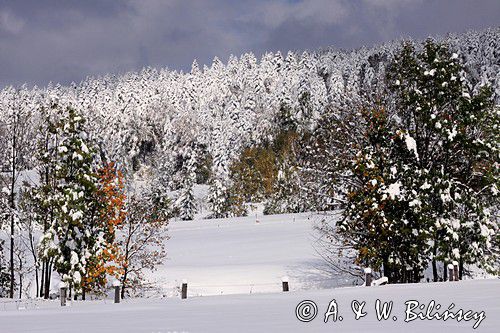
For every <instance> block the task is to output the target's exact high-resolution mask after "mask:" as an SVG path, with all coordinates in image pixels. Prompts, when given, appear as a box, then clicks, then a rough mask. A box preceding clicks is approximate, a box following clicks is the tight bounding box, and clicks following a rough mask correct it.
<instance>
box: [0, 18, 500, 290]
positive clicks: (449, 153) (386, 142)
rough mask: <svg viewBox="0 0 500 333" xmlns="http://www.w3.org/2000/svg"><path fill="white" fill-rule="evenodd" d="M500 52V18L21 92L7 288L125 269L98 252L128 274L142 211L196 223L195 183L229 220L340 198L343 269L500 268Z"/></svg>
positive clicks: (6, 111) (5, 173) (7, 121)
mask: <svg viewBox="0 0 500 333" xmlns="http://www.w3.org/2000/svg"><path fill="white" fill-rule="evenodd" d="M499 58H500V30H499V29H498V28H497V29H489V30H485V31H482V32H469V33H466V34H463V35H449V36H447V37H446V38H442V39H438V40H434V41H433V40H429V41H427V42H425V43H422V44H420V43H416V44H412V43H404V44H400V43H389V44H385V45H382V46H379V47H375V48H372V49H365V48H363V49H360V50H356V51H350V52H345V51H336V50H324V51H320V52H316V53H309V52H304V53H302V54H300V55H299V54H296V53H293V52H289V53H288V54H287V55H286V56H285V57H283V56H282V55H281V53H279V52H278V53H275V54H273V53H267V54H265V55H263V56H262V59H261V60H260V61H257V59H256V58H255V56H254V55H253V54H251V53H249V54H244V55H243V56H241V58H239V59H238V58H236V57H234V56H231V57H230V58H229V60H228V62H227V64H223V63H222V62H221V61H220V60H218V59H214V62H213V64H212V66H211V67H207V66H205V67H204V68H203V69H200V68H199V66H198V64H197V63H196V62H194V63H193V66H192V70H191V72H190V73H182V72H181V73H179V72H176V71H168V70H166V69H164V70H163V69H162V70H159V71H158V70H155V69H151V68H147V69H144V70H143V71H141V72H140V73H128V74H126V75H124V76H121V77H113V76H106V77H102V78H89V79H87V80H85V81H84V82H82V83H81V84H79V85H72V86H70V87H63V86H59V85H57V86H52V85H51V86H49V87H46V88H43V89H40V88H37V87H35V88H33V89H28V88H26V87H21V88H13V87H8V88H5V89H4V90H2V91H1V92H0V103H1V109H2V112H1V113H0V134H1V136H0V163H1V165H0V167H1V171H2V173H1V178H2V192H1V194H0V207H1V208H0V214H1V219H0V223H1V225H2V226H3V228H6V229H7V231H8V234H9V235H10V236H12V237H10V239H9V243H10V244H7V246H8V248H9V249H10V250H9V257H10V258H8V260H6V261H2V258H3V256H1V255H0V281H7V282H4V286H2V285H0V291H2V290H3V291H4V293H5V290H7V294H9V293H10V294H11V295H12V293H13V290H14V288H17V290H19V291H21V290H22V286H19V285H17V286H16V285H15V284H16V283H15V282H16V281H18V282H17V284H22V281H23V276H25V275H27V274H31V271H30V272H28V271H27V270H28V269H32V270H34V271H35V273H36V275H37V276H39V278H38V279H37V283H39V286H38V287H37V290H39V293H40V294H41V295H44V294H46V293H47V291H48V287H46V286H45V285H44V284H46V283H47V281H50V273H51V272H52V270H53V269H55V270H56V271H57V272H58V273H59V274H61V275H62V276H63V279H66V280H67V281H68V282H69V283H70V284H72V285H73V287H74V288H75V290H76V292H77V293H83V292H84V291H85V290H88V291H91V290H97V289H99V288H101V287H102V286H103V285H104V284H106V283H107V282H108V281H106V280H107V279H106V278H98V279H97V280H99V281H101V282H98V283H97V284H95V285H94V284H93V283H96V282H92V283H90V282H87V280H88V279H90V278H91V276H90V275H92V276H93V275H94V274H93V273H92V274H91V272H92V270H93V269H94V268H92V266H91V265H97V266H99V265H100V264H99V262H101V263H102V262H107V261H110V262H111V261H116V265H113V267H116V269H114V272H108V271H105V272H103V271H102V268H98V269H97V271H99V272H101V274H97V275H98V276H99V277H104V276H108V277H109V276H111V275H113V274H114V275H116V276H121V278H122V279H124V278H125V279H126V277H127V274H128V273H126V268H127V267H130V266H131V264H130V263H127V262H126V259H125V261H123V260H122V259H121V256H125V257H126V253H127V249H126V248H124V246H123V244H128V238H126V239H125V241H124V240H123V239H122V238H120V237H126V235H127V230H128V232H130V230H136V229H135V227H134V226H133V225H128V223H135V222H131V221H136V223H139V225H140V226H141V227H142V228H146V229H147V230H151V229H153V228H152V227H151V225H152V224H151V223H154V221H156V220H157V218H158V219H160V220H161V221H163V220H165V219H166V218H167V217H169V216H178V217H180V218H182V219H184V220H190V219H192V218H193V217H194V215H195V214H196V212H197V205H196V203H195V193H194V185H196V184H207V185H209V194H208V198H207V202H208V205H209V208H210V209H209V211H210V216H208V217H213V218H222V217H231V216H241V215H245V214H246V213H247V212H248V208H249V205H250V204H254V203H258V202H260V203H263V204H264V208H265V213H267V214H274V213H286V212H302V211H311V210H318V211H333V210H336V211H338V212H340V216H339V222H338V223H337V225H336V226H332V225H331V223H330V224H329V223H325V225H324V227H323V228H322V232H323V234H324V236H325V239H326V243H327V244H329V245H328V248H327V252H328V253H330V254H331V256H330V255H328V254H327V255H326V257H327V258H328V259H331V260H329V261H330V262H331V263H332V265H333V266H334V267H335V268H337V269H338V270H339V271H343V272H348V273H351V274H358V273H359V268H360V267H363V266H365V267H366V266H370V267H372V268H374V269H375V270H377V271H380V272H381V273H383V274H385V275H387V276H388V277H389V278H390V281H391V282H397V281H402V280H403V276H404V277H405V278H404V279H405V280H411V281H417V280H419V279H420V277H421V275H422V272H423V270H424V269H425V268H426V267H427V265H428V264H431V265H432V268H433V271H434V279H435V280H438V279H439V278H440V276H438V275H439V270H438V266H439V265H438V264H439V263H440V262H450V261H453V260H459V261H460V267H461V268H460V273H461V274H464V273H466V269H465V267H466V265H467V264H470V263H475V264H481V265H483V267H485V268H487V269H489V270H498V256H497V253H496V251H498V246H497V244H498V236H497V233H498V232H497V231H498V217H497V216H498V213H497V212H498V190H497V189H498V165H499V164H498V137H499V136H498V112H499V111H498V108H495V107H494V105H495V103H497V104H498V102H499V101H500V68H499V67H500V65H499V64H498V59H499ZM84 119H85V122H84ZM62 147H65V148H62ZM84 147H86V148H84ZM31 173H34V174H36V177H32V178H36V180H35V181H31V182H30V181H29V179H27V178H29V177H27V175H29V174H31ZM104 175H107V176H104ZM113 175H114V176H113ZM120 175H122V176H120ZM106 177H107V179H108V180H109V181H110V182H111V184H108V185H106V184H104V183H103V182H104V180H103V178H106ZM110 177H111V178H113V177H115V178H113V180H110V179H111V178H110ZM23 183H26V184H24V185H23ZM112 184H115V185H112ZM116 184H122V185H116ZM138 184H140V185H141V187H142V188H145V189H147V190H145V191H137V190H134V189H135V188H136V187H138ZM28 185H29V186H28ZM106 186H108V187H110V188H109V190H111V192H112V193H114V194H112V195H111V194H107V195H104V194H103V192H105V190H104V188H105V187H106ZM113 186H115V187H116V188H114V189H113ZM25 192H26V193H28V194H27V195H25ZM80 193H82V194H80ZM127 193H128V197H127V198H126V199H123V198H121V195H126V194H127ZM115 196H118V197H120V199H117V198H116V197H115ZM170 199H172V201H170ZM36 200H39V201H38V202H37V201H36ZM87 200H90V201H91V202H87ZM143 207H148V208H147V209H143ZM339 208H340V210H337V209H339ZM41 209H45V211H43V210H42V211H40V210H41ZM155 211H159V212H161V214H160V215H158V216H156V213H155V214H153V215H154V216H147V215H145V214H147V213H150V212H155ZM120 212H124V213H123V214H124V216H122V217H120V216H121V214H122V213H120ZM330 222H331V220H330ZM127 225H128V227H127ZM94 228H96V229H94ZM123 228H125V230H122V229H123ZM126 228H129V229H126ZM40 230H41V232H43V238H42V242H41V243H40V244H38V243H37V242H36V241H34V235H35V234H36V233H37V232H40ZM25 231H28V234H29V236H28V240H27V241H26V239H25V238H23V237H25V234H26V232H25ZM140 234H141V235H142V234H143V232H140ZM131 237H133V236H131ZM153 239H154V241H153V242H155V241H156V242H157V243H161V242H160V241H159V238H156V237H153ZM23 244H28V245H29V246H25V245H23ZM0 246H2V244H0ZM108 247H109V248H108ZM3 248H5V245H3ZM21 249H24V250H25V251H28V253H31V254H32V256H33V260H34V261H35V262H36V263H37V264H36V265H34V266H32V265H31V266H30V265H28V266H29V267H28V266H27V265H26V263H25V262H23V261H22V259H21V258H22V257H23V256H24V254H19V253H20V252H19V251H21ZM115 250H116V254H114V253H115ZM16 251H17V252H16ZM160 252H161V251H160ZM73 253H76V255H77V256H75V255H74V254H73ZM104 253H105V254H104ZM110 256H112V257H113V259H110ZM340 257H342V258H343V259H342V260H341V261H340V262H339V261H336V259H332V258H340ZM152 261H154V260H152ZM152 261H151V262H150V261H148V260H146V261H145V262H147V263H148V262H149V263H150V264H151V266H154V264H153V263H152ZM140 262H141V263H143V264H144V261H140ZM89 265H90V266H89ZM144 265H145V266H147V264H144ZM7 266H8V267H7ZM21 266H22V267H21ZM145 266H144V267H145ZM106 267H107V265H106ZM409 269H411V270H412V271H413V273H412V277H411V278H410V279H409V278H408V274H407V273H406V272H407V270H409ZM132 271H133V272H135V273H137V270H136V269H132V268H129V271H128V272H132ZM14 272H18V274H19V276H17V277H16V276H14ZM120 274H121V275H120ZM5 284H7V286H5Z"/></svg>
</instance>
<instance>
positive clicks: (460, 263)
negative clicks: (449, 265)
mask: <svg viewBox="0 0 500 333" xmlns="http://www.w3.org/2000/svg"><path fill="white" fill-rule="evenodd" d="M463 276H464V260H463V259H462V256H460V260H459V261H458V279H459V280H462V278H463Z"/></svg>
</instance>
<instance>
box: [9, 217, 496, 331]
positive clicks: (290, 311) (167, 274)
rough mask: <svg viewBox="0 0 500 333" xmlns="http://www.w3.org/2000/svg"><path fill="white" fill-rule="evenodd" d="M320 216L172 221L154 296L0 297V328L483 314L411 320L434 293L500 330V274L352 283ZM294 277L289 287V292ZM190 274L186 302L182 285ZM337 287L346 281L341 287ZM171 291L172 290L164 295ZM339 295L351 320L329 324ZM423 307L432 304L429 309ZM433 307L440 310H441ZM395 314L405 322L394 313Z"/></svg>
mask: <svg viewBox="0 0 500 333" xmlns="http://www.w3.org/2000/svg"><path fill="white" fill-rule="evenodd" d="M318 219H319V216H317V215H313V214H290V215H274V216H262V215H260V214H258V215H257V216H256V215H252V216H249V217H244V218H235V219H221V220H196V221H172V222H171V224H170V228H169V235H170V237H171V239H170V240H168V259H167V260H166V261H165V263H164V264H163V265H160V266H159V267H158V270H156V271H155V272H152V273H150V274H149V275H148V278H149V280H150V281H154V282H155V283H157V284H158V285H159V288H158V290H156V291H153V292H151V294H150V295H149V296H151V297H150V298H136V299H126V300H124V301H123V302H122V303H121V304H113V302H112V300H111V299H107V300H100V301H85V302H82V301H77V302H72V303H71V304H70V306H68V307H66V308H62V307H60V306H59V303H58V301H43V300H31V301H21V302H18V303H12V302H11V301H9V300H0V332H1V333H4V332H5V333H11V332H12V333H14V332H92V333H94V332H124V333H125V332H126V333H129V332H156V333H158V332H163V333H167V332H235V331H238V332H240V333H241V332H302V331H306V332H323V331H324V332H331V331H335V330H338V331H342V332H368V331H370V332H373V331H375V332H376V331H380V332H401V331H403V330H404V331H405V332H413V331H414V332H417V331H424V330H425V331H427V332H434V331H443V330H449V329H451V330H453V331H464V332H465V331H472V330H473V328H472V327H473V325H474V323H476V322H477V319H473V320H470V321H461V322H457V321H456V320H455V321H454V320H452V319H450V320H448V321H438V320H432V321H431V320H415V321H412V322H409V323H405V322H404V319H405V304H404V303H405V301H408V300H418V301H420V302H421V303H422V304H428V303H429V302H430V301H431V300H435V301H436V303H439V304H441V306H442V308H441V310H440V311H441V312H442V311H443V310H446V309H447V308H448V307H449V306H450V304H451V303H454V304H455V307H454V308H453V309H452V310H453V311H454V312H455V311H457V310H458V309H463V310H465V311H467V310H472V311H474V312H481V311H485V316H486V318H485V319H484V320H482V321H481V322H480V325H479V328H478V329H477V330H478V331H480V332H497V331H498V329H499V327H500V316H499V314H500V297H499V296H498V295H500V280H498V279H491V280H469V281H461V282H443V283H421V284H412V285H408V284H406V285H389V286H381V287H370V288H366V287H361V286H352V281H348V280H342V279H339V278H332V277H331V275H330V273H329V272H328V268H327V266H325V264H324V262H323V261H322V259H321V258H320V257H319V255H318V254H317V253H316V251H315V249H314V244H315V239H316V237H317V234H316V233H315V231H314V230H313V225H314V223H315V221H317V220H318ZM283 276H288V277H289V281H290V289H291V292H288V293H283V292H281V278H282V277H283ZM183 279H186V280H187V281H188V285H189V288H188V296H189V297H188V299H187V300H181V299H179V297H178V287H179V285H180V283H181V281H182V280H183ZM339 286H348V287H344V288H336V287H339ZM163 296H165V297H163ZM332 299H335V300H336V302H337V304H338V309H339V315H340V316H342V317H343V321H337V322H332V321H331V318H330V321H329V322H328V323H324V322H323V319H324V314H325V312H326V311H327V308H328V305H329V303H330V301H331V300H332ZM377 299H380V300H381V301H384V302H385V301H394V305H393V311H392V313H391V316H390V318H389V319H388V320H387V321H386V320H382V321H378V320H377V319H376V315H375V301H376V300H377ZM303 300H311V301H314V302H315V303H316V304H317V308H318V313H317V317H316V318H315V319H314V320H313V321H311V322H308V323H304V322H301V321H299V320H298V319H297V318H296V314H295V311H296V307H297V305H298V304H299V302H301V301H303ZM354 300H357V301H359V302H363V301H366V305H365V307H364V311H365V312H367V315H366V317H364V318H361V319H359V320H355V319H354V314H353V311H352V310H351V302H352V301H354ZM424 311H425V310H424ZM434 312H435V311H433V312H432V313H434ZM393 316H396V317H397V320H396V321H394V320H393Z"/></svg>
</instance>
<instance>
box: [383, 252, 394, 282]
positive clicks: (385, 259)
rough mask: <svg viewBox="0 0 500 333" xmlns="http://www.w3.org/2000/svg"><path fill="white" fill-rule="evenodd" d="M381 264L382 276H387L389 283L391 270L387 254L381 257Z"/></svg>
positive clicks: (391, 280)
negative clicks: (382, 268) (382, 267)
mask: <svg viewBox="0 0 500 333" xmlns="http://www.w3.org/2000/svg"><path fill="white" fill-rule="evenodd" d="M382 265H383V266H384V276H386V277H387V279H388V280H389V283H393V282H394V281H393V274H392V271H391V267H390V264H389V258H388V257H387V256H384V257H383V258H382Z"/></svg>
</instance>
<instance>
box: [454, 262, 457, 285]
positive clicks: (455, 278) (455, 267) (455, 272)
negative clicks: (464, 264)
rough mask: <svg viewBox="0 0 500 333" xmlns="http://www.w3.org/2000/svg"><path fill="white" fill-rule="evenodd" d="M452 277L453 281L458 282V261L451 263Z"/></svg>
mask: <svg viewBox="0 0 500 333" xmlns="http://www.w3.org/2000/svg"><path fill="white" fill-rule="evenodd" d="M453 277H454V281H458V261H454V262H453Z"/></svg>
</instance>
